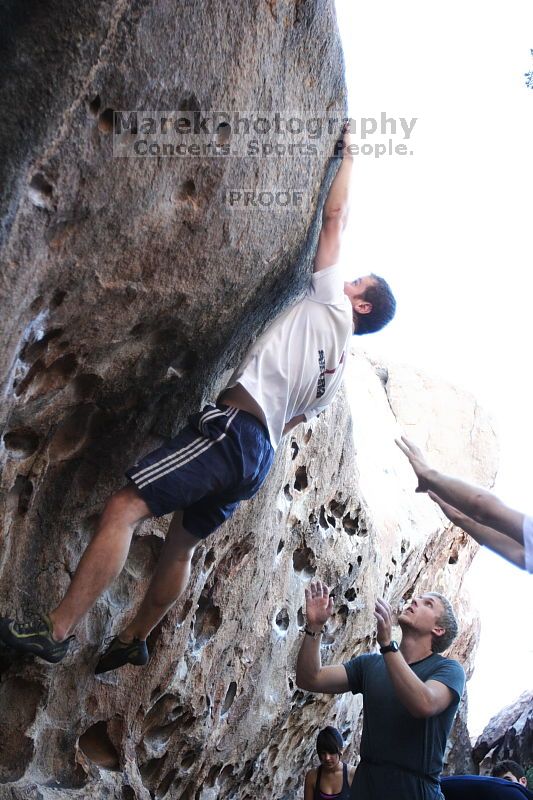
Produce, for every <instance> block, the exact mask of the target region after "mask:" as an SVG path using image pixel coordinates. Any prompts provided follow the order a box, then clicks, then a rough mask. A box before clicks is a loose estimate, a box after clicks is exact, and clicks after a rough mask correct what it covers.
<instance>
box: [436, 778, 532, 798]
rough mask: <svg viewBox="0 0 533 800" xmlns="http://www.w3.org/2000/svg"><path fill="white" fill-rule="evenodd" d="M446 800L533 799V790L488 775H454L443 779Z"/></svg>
mask: <svg viewBox="0 0 533 800" xmlns="http://www.w3.org/2000/svg"><path fill="white" fill-rule="evenodd" d="M441 788H442V793H443V795H444V797H445V798H446V800H525V798H528V800H533V792H530V791H529V789H526V788H525V786H522V785H521V784H520V783H513V782H512V781H506V780H504V779H503V778H490V777H488V776H487V775H452V776H451V777H449V778H442V779H441Z"/></svg>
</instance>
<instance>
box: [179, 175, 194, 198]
mask: <svg viewBox="0 0 533 800" xmlns="http://www.w3.org/2000/svg"><path fill="white" fill-rule="evenodd" d="M195 195H196V184H195V182H194V181H193V180H192V178H189V179H188V180H186V181H183V183H182V184H181V186H180V190H179V194H178V197H179V198H180V200H190V199H192V198H193V197H194V196H195Z"/></svg>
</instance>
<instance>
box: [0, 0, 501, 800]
mask: <svg viewBox="0 0 533 800" xmlns="http://www.w3.org/2000/svg"><path fill="white" fill-rule="evenodd" d="M1 14H2V25H0V29H1V30H2V37H3V39H2V43H3V45H4V50H5V52H6V58H5V60H4V69H3V72H2V76H1V77H2V89H1V91H2V99H3V107H4V108H9V109H11V113H10V114H5V115H3V116H2V122H1V125H2V130H3V134H4V135H3V136H2V137H0V145H1V147H2V148H3V150H2V154H1V155H2V158H0V164H1V166H2V169H3V173H2V175H1V182H2V185H3V187H4V188H5V192H4V195H3V203H4V205H3V207H2V213H3V217H2V219H3V222H2V234H3V239H2V250H1V257H2V273H1V283H0V301H1V307H2V333H1V336H2V339H1V344H2V347H1V348H0V363H1V370H0V374H1V381H2V406H1V410H0V423H1V426H2V438H1V450H0V458H1V463H2V478H1V485H0V491H1V495H0V502H1V514H2V527H1V536H2V538H1V548H2V549H1V554H0V610H1V612H2V613H4V614H10V613H15V612H17V611H19V610H21V609H28V608H38V609H41V610H46V609H49V608H50V607H51V606H52V605H54V604H55V603H56V602H57V601H58V600H59V598H60V597H61V595H62V594H63V592H64V590H65V589H66V587H67V586H68V584H69V580H70V576H71V575H72V572H73V570H74V569H75V567H76V564H77V563H78V560H79V557H80V554H81V553H82V551H83V549H84V548H85V546H86V545H87V543H88V541H89V540H90V537H91V534H92V532H93V531H94V525H95V521H96V518H97V515H98V513H99V512H100V511H101V509H102V506H103V503H104V501H105V499H106V497H107V496H108V495H109V493H110V492H111V491H112V490H113V489H115V488H118V487H119V486H120V485H121V484H122V481H123V479H122V477H121V476H122V473H123V469H124V468H125V467H126V466H128V465H129V464H131V463H132V462H133V461H134V460H135V458H136V457H137V456H138V455H139V454H141V453H143V452H146V451H147V450H149V449H150V448H151V447H153V446H154V445H156V444H158V443H159V442H160V441H161V437H163V436H167V435H169V434H170V433H172V432H174V431H175V430H177V429H178V428H179V426H180V425H181V424H182V423H183V421H184V420H185V418H186V416H187V413H188V412H190V411H191V410H195V409H196V408H197V407H198V405H199V404H200V403H201V401H202V400H203V399H208V398H209V399H212V398H213V397H214V396H215V395H216V391H217V388H219V387H220V386H221V385H222V383H223V379H224V376H225V375H226V374H227V370H228V369H229V368H230V367H231V366H232V365H234V364H235V362H236V360H237V359H238V358H239V356H240V354H241V353H242V351H243V349H244V348H245V347H246V346H247V344H248V343H249V341H250V338H252V337H253V336H254V335H256V334H257V333H258V332H259V331H260V329H261V328H262V327H263V326H264V325H265V324H266V323H267V322H268V320H269V319H271V318H272V317H273V316H274V315H275V314H276V313H277V312H278V311H279V310H280V309H281V308H282V307H283V306H284V304H286V303H287V302H289V301H290V300H291V299H294V298H295V297H296V296H297V294H298V292H299V291H300V290H301V288H302V286H303V284H304V282H305V280H306V276H307V275H308V273H309V271H310V262H311V258H312V255H313V253H314V246H315V242H316V232H317V217H316V210H317V208H319V207H320V198H321V196H323V194H324V192H325V191H327V187H328V185H329V181H330V180H331V178H332V172H333V169H334V165H331V164H330V163H329V161H328V157H329V155H330V153H331V150H332V147H333V143H334V140H335V138H336V132H335V133H333V132H330V131H329V130H328V129H327V126H325V127H324V129H323V131H322V133H321V135H320V136H315V137H314V138H312V140H311V136H310V135H301V136H300V138H299V140H300V139H303V140H304V141H306V142H310V141H311V143H313V144H314V146H315V149H316V153H315V155H307V156H303V157H299V158H271V157H268V158H267V157H265V158H253V157H251V156H250V157H248V158H238V157H235V158H233V157H228V158H225V157H222V156H217V157H214V156H212V155H205V156H203V157H187V158H185V159H184V158H178V157H176V158H165V157H159V158H157V157H153V158H140V159H133V158H123V157H121V158H113V142H112V139H113V135H114V134H113V122H112V121H113V113H112V112H113V111H116V110H121V109H122V110H131V109H135V108H138V109H142V110H145V111H151V110H156V109H162V110H166V109H170V110H171V111H176V110H177V111H178V112H180V113H186V114H193V115H194V114H195V113H200V114H201V115H202V116H203V115H204V114H205V118H207V117H209V115H210V114H212V112H213V111H220V112H222V113H233V112H235V111H237V112H240V114H241V116H245V115H246V114H249V113H250V114H253V115H254V116H255V117H259V116H261V117H265V118H268V119H273V118H274V116H275V114H276V112H279V114H280V115H281V116H282V117H283V118H284V119H287V117H289V116H291V117H294V118H298V119H301V120H304V121H305V120H313V119H316V118H320V119H322V120H323V121H324V120H326V119H329V118H331V119H335V118H338V119H339V120H340V118H341V117H342V116H343V113H344V109H345V88H344V83H343V77H342V54H341V51H340V44H339V39H338V35H337V31H336V23H335V18H334V13H333V5H332V3H330V2H323V1H321V2H318V0H317V1H316V2H313V1H312V0H307V1H306V2H294V3H279V2H278V3H276V2H259V0H257V2H248V0H247V2H234V3H231V4H226V5H220V4H219V3H215V2H208V3H199V2H195V1H194V0H189V1H188V2H183V3H179V4H175V3H170V2H165V1H164V0H156V2H150V3H148V2H146V1H145V0H135V2H123V1H122V0H120V1H119V0H100V1H99V2H98V0H93V2H90V3H85V4H81V5H78V6H76V8H75V9H74V8H73V6H72V4H67V3H61V2H60V3H55V4H54V5H53V7H52V6H47V7H46V8H44V7H43V6H42V4H39V3H33V4H30V6H28V4H25V5H24V6H20V8H19V7H17V6H16V5H15V4H9V5H7V6H6V5H5V6H4V7H3V9H2V12H1ZM209 136H211V139H212V140H213V141H212V149H211V154H212V153H213V152H217V153H218V151H217V150H216V149H213V148H216V147H221V144H222V139H223V138H224V137H226V136H227V129H226V128H224V127H223V128H222V129H219V128H218V125H217V127H216V128H215V129H214V130H213V131H212V132H211V133H210V134H208V137H209ZM232 136H233V134H232ZM236 138H237V134H235V136H234V139H236ZM280 138H283V137H281V134H280ZM288 139H289V137H288V135H287V134H286V135H285V144H287V141H288ZM258 141H259V143H260V144H262V143H266V144H269V143H271V142H273V141H277V140H274V139H272V140H269V138H268V136H264V135H261V136H258ZM237 144H239V143H238V142H237ZM300 190H301V192H302V194H303V197H304V202H298V203H295V204H294V206H293V207H292V208H291V211H290V212H288V211H287V209H286V208H276V207H273V208H271V209H270V212H269V213H268V214H267V213H263V212H262V211H261V210H256V213H251V212H250V211H249V210H248V209H246V208H234V207H232V206H231V204H230V203H229V201H228V193H229V192H232V191H233V192H242V191H248V192H252V193H253V192H255V193H257V192H259V191H268V192H271V193H272V192H274V193H275V192H276V191H290V192H292V191H300ZM353 369H354V370H355V373H354V375H353V376H352V378H351V379H350V380H349V386H350V387H351V389H350V392H349V394H348V395H347V396H344V397H343V396H340V397H339V399H338V400H337V401H336V402H335V404H334V405H333V406H332V408H331V409H330V410H329V411H328V412H327V413H326V414H324V415H323V416H322V417H321V418H320V419H319V420H317V421H315V422H313V423H312V424H309V425H306V426H304V427H303V428H302V429H301V430H299V431H297V432H296V433H295V435H294V436H292V437H291V438H290V440H289V441H287V442H286V443H285V444H284V446H283V447H282V448H280V451H279V454H278V456H277V458H276V462H275V465H274V468H273V470H272V473H271V475H270V476H269V478H268V481H267V483H266V485H265V486H264V487H263V489H262V491H261V492H260V494H259V495H258V496H257V497H256V498H255V499H254V500H253V501H251V502H249V503H248V504H246V505H243V506H242V507H241V509H240V510H239V511H238V512H237V514H236V516H235V517H234V519H233V520H231V521H230V522H229V523H228V524H227V525H226V526H225V527H224V528H222V529H221V530H220V531H219V532H218V534H217V535H216V536H213V537H211V538H210V539H208V540H207V541H206V542H205V544H203V545H202V546H200V547H199V548H198V549H197V552H196V555H195V560H194V568H193V572H192V576H191V581H190V586H189V588H188V590H187V593H186V595H185V597H184V598H183V601H182V602H180V604H179V605H178V606H177V607H176V609H175V610H174V611H173V612H172V613H171V614H170V615H169V617H168V619H167V620H166V621H165V622H164V624H163V625H162V626H161V627H160V628H159V629H157V630H156V631H155V632H154V635H153V636H152V637H151V640H150V642H149V645H150V650H151V653H152V660H151V663H150V665H149V667H148V668H146V669H134V668H132V667H128V668H125V669H123V670H121V671H120V672H119V673H116V674H113V673H110V674H108V675H105V676H102V677H100V678H96V677H95V676H94V674H93V670H94V665H95V662H96V660H97V650H98V648H99V647H100V645H101V642H102V640H103V639H104V638H105V637H107V636H108V635H110V634H112V633H113V632H116V631H117V630H118V629H119V628H120V627H121V626H122V625H123V623H124V621H125V620H127V619H128V615H129V614H130V613H131V611H130V610H131V608H132V607H134V606H135V605H136V604H137V603H138V602H139V600H140V597H141V596H142V594H143V592H144V591H145V589H146V587H147V584H148V580H149V577H150V574H151V570H152V569H153V566H154V563H155V561H156V559H157V556H158V553H159V552H160V549H161V544H162V537H163V535H164V530H165V522H164V521H163V522H157V523H147V524H145V525H144V526H143V527H142V528H141V529H140V530H139V531H138V533H137V535H136V536H135V537H134V540H133V544H132V548H131V552H130V555H129V558H128V561H127V564H126V566H125V569H124V571H123V572H122V574H121V576H120V577H119V579H118V580H117V581H115V583H114V584H113V585H112V586H111V587H110V589H109V590H108V591H107V592H106V594H105V595H104V596H103V597H102V598H101V600H100V601H99V602H98V603H97V605H96V606H95V608H94V609H93V611H92V612H91V613H90V614H89V615H88V616H87V618H86V619H85V621H84V622H83V624H82V625H81V626H80V627H79V629H78V631H77V640H76V644H75V646H74V647H73V649H72V651H71V653H70V654H69V656H68V657H67V658H66V659H65V661H64V662H62V663H61V664H60V665H58V666H56V667H52V666H50V665H46V664H44V663H42V662H39V661H37V660H35V661H32V660H26V661H25V660H17V661H12V660H11V659H10V658H8V657H7V655H6V654H5V653H4V654H1V655H0V668H1V669H0V672H1V676H0V708H1V710H2V713H1V719H0V796H6V797H9V798H10V799H12V800H30V798H31V800H34V798H38V799H39V800H51V798H54V800H63V799H66V798H80V799H83V800H86V799H87V800H88V799H89V798H102V797H108V798H113V799H115V798H116V799H117V800H134V799H135V798H137V800H149V798H158V799H159V798H168V799H169V800H173V798H184V799H185V800H187V798H189V799H190V800H192V798H198V800H210V799H211V798H224V797H228V798H229V797H235V798H239V799H240V800H244V799H245V798H252V797H253V798H262V797H264V798H267V797H268V798H282V797H283V798H287V800H288V799H289V798H292V797H295V796H296V794H297V793H298V792H300V790H301V783H302V776H303V771H304V770H305V769H306V767H307V766H308V765H309V764H310V761H311V759H312V756H313V750H314V737H315V733H316V731H317V729H318V728H319V727H320V726H321V725H322V724H323V723H325V722H333V723H336V724H337V725H338V726H339V727H340V728H341V730H342V731H343V734H344V736H345V738H346V741H347V742H348V743H349V745H350V753H351V754H352V755H354V754H355V753H356V750H357V730H358V712H359V710H360V700H359V699H357V698H352V697H351V696H350V697H348V696H347V697H342V698H338V699H335V698H330V697H312V696H310V695H308V694H306V693H303V692H301V691H300V690H298V689H297V687H296V686H295V683H294V668H295V656H296V652H297V650H298V647H299V642H300V636H301V629H302V626H303V613H302V606H303V589H304V587H305V585H306V583H307V582H308V581H309V579H310V578H311V577H312V576H314V575H320V576H321V577H323V578H324V579H325V580H326V581H328V582H329V583H330V584H331V585H332V586H335V587H336V596H337V608H336V614H335V619H334V622H333V624H332V625H331V627H330V631H329V634H328V636H327V637H325V641H324V651H323V652H324V659H325V660H326V661H339V660H341V659H344V658H348V657H350V656H351V655H352V654H355V653H359V652H363V651H365V650H366V649H368V648H369V647H372V646H373V636H374V622H373V615H372V607H373V603H374V599H375V596H376V594H378V593H383V594H384V595H385V596H386V597H387V598H389V599H390V600H391V601H392V602H394V603H396V602H397V601H399V599H400V598H402V597H404V598H408V597H409V596H410V595H411V594H412V593H413V592H418V591H423V590H424V589H428V588H436V589H442V590H444V591H446V592H447V593H448V594H450V595H452V596H457V598H458V602H459V603H460V605H461V607H462V611H461V614H462V616H463V618H464V619H465V621H466V624H465V633H464V634H463V636H462V638H461V639H460V641H459V643H458V644H457V645H456V647H455V649H454V652H457V653H458V654H459V655H460V657H461V658H462V659H465V660H467V661H468V659H469V658H470V655H469V652H470V650H471V648H472V646H473V645H472V641H473V640H472V636H471V633H472V630H473V628H472V625H475V621H473V619H472V614H471V612H470V610H469V608H468V603H467V601H466V600H465V599H464V598H463V597H462V595H461V594H460V587H461V583H462V578H463V575H464V572H465V570H466V569H467V568H468V565H469V563H470V560H471V558H472V554H473V546H472V544H471V543H469V542H468V541H467V540H466V537H464V536H463V535H462V534H461V533H459V532H458V531H457V530H454V529H448V528H447V527H446V526H445V525H444V524H443V520H442V518H441V517H440V516H439V514H438V513H437V511H436V510H435V508H434V507H433V506H432V505H431V503H430V502H429V501H428V500H427V498H423V497H418V496H415V495H414V493H413V488H414V482H413V477H412V475H411V473H410V470H409V467H408V465H407V464H406V463H405V462H404V459H403V456H402V455H401V453H400V452H399V451H397V450H396V449H395V446H394V444H393V443H392V437H393V434H394V433H395V432H396V431H397V425H398V423H400V424H401V425H403V426H404V428H405V429H406V430H407V431H408V432H410V433H411V434H412V435H414V436H415V438H417V439H418V440H419V441H420V442H421V443H422V444H424V443H426V444H428V447H429V451H430V453H431V454H432V455H434V456H435V458H436V459H438V460H439V462H441V465H442V466H445V467H446V468H448V469H450V470H454V471H456V472H460V473H461V474H463V475H465V477H467V478H471V479H475V480H479V481H480V482H482V483H485V484H490V482H491V481H492V478H493V475H494V469H495V441H494V436H493V434H492V431H491V430H490V427H489V425H488V423H487V420H486V418H485V417H484V415H483V414H482V413H481V412H480V411H479V409H478V408H477V406H476V404H475V402H474V401H473V400H472V398H469V397H468V396H466V395H463V394H462V393H460V392H457V391H456V390H454V389H452V388H449V387H446V386H444V385H443V384H442V383H438V382H437V383H435V382H431V380H430V379H429V378H426V377H424V376H422V375H419V374H418V373H417V372H416V371H413V370H409V369H408V368H405V367H393V366H391V365H389V366H388V367H386V366H383V365H375V364H372V363H370V362H369V361H368V360H367V359H366V358H365V357H364V356H363V355H362V354H360V355H358V356H356V357H354V361H353ZM352 394H353V396H352ZM350 406H353V409H354V411H353V423H352V422H351V421H350V420H351V418H350V410H349V407H350ZM451 406H453V409H454V411H453V413H454V414H455V416H456V422H455V424H454V423H453V420H452V418H451V415H452V409H451ZM445 426H448V427H447V428H446V427H445Z"/></svg>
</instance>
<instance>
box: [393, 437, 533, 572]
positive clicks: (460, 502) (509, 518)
mask: <svg viewBox="0 0 533 800" xmlns="http://www.w3.org/2000/svg"><path fill="white" fill-rule="evenodd" d="M396 444H397V445H398V447H399V448H400V450H401V451H402V453H404V454H405V455H406V456H407V458H408V459H409V463H410V464H411V466H412V468H413V471H414V473H415V475H416V477H417V479H418V486H417V488H416V491H417V492H427V494H428V495H429V497H431V499H432V500H433V501H434V502H435V503H436V504H437V505H438V506H439V507H440V508H441V509H442V510H443V511H444V513H445V514H446V516H447V517H448V519H449V520H450V521H451V522H453V524H454V525H457V526H458V527H459V528H462V530H464V531H465V532H466V533H468V534H470V536H471V537H472V538H473V539H475V540H476V542H477V543H478V544H481V545H484V546H485V547H488V548H489V550H492V551H493V552H494V553H497V554H498V555H500V556H502V557H503V558H505V559H506V560H507V561H510V562H511V563H512V564H515V565H516V566H517V567H520V568H521V569H525V570H527V571H528V572H531V573H533V516H527V515H526V514H523V513H522V512H521V511H516V510H515V509H513V508H509V506H507V505H505V503H503V502H502V501H501V500H500V499H499V498H498V497H496V495H495V494H493V493H492V492H489V491H487V490H486V489H482V488H481V487H479V486H474V485H473V484H471V483H467V482H466V481H462V480H460V479H459V478H454V477H453V476H451V475H445V474H444V473H443V472H439V471H438V470H436V469H434V468H433V467H431V466H430V465H429V464H428V462H427V461H426V458H425V456H424V453H423V452H422V450H420V448H419V447H417V446H416V445H415V444H414V442H411V441H410V440H409V439H407V438H406V437H405V436H402V438H401V439H397V440H396Z"/></svg>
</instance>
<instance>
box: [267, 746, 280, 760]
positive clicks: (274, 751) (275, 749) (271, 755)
mask: <svg viewBox="0 0 533 800" xmlns="http://www.w3.org/2000/svg"><path fill="white" fill-rule="evenodd" d="M278 753H279V747H278V746H277V745H276V744H275V745H274V747H273V748H272V750H271V751H270V753H269V754H268V760H269V761H270V763H272V762H273V761H275V760H276V758H277V755H278Z"/></svg>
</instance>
